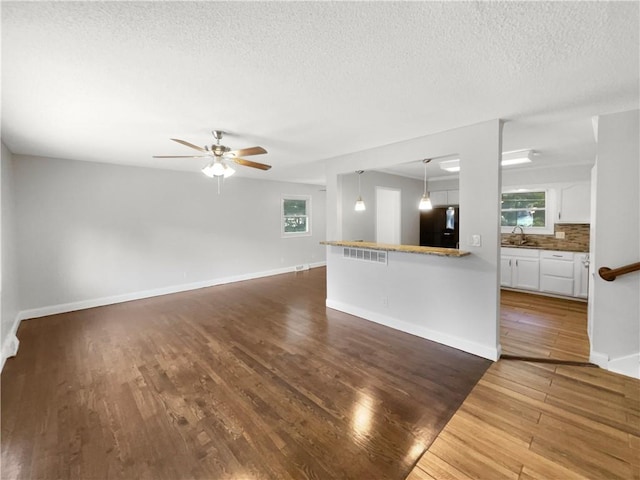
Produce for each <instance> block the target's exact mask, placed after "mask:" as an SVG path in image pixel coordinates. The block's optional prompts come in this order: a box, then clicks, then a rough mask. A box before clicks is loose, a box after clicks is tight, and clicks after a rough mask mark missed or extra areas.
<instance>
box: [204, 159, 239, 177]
mask: <svg viewBox="0 0 640 480" xmlns="http://www.w3.org/2000/svg"><path fill="white" fill-rule="evenodd" d="M202 173H204V174H205V175H206V176H207V177H209V178H213V177H224V178H228V177H230V176H231V175H233V174H234V173H236V171H235V170H234V169H233V168H231V167H230V166H228V165H226V164H224V163H222V162H221V161H220V160H213V161H212V162H209V163H208V164H207V165H205V166H204V168H203V169H202Z"/></svg>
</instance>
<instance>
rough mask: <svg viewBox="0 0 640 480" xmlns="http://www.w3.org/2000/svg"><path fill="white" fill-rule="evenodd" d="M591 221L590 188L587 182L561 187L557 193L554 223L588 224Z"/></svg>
mask: <svg viewBox="0 0 640 480" xmlns="http://www.w3.org/2000/svg"><path fill="white" fill-rule="evenodd" d="M590 220H591V186H590V185H589V182H580V183H574V184H571V185H566V186H563V187H561V188H560V189H559V191H558V213H557V216H556V223H589V222H590Z"/></svg>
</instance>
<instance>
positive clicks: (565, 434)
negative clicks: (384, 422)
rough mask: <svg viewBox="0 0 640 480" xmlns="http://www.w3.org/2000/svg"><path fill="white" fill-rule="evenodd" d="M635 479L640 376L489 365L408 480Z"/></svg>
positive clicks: (639, 467)
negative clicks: (639, 378) (633, 377)
mask: <svg viewBox="0 0 640 480" xmlns="http://www.w3.org/2000/svg"><path fill="white" fill-rule="evenodd" d="M427 479H429V480H432V479H487V480H494V479H495V480H498V479H522V480H525V479H558V480H560V479H562V480H564V479H602V480H612V479H634V480H637V479H640V381H639V380H635V379H632V378H629V377H625V376H622V375H618V374H615V373H611V372H608V371H605V370H601V369H598V368H589V367H575V366H563V365H549V364H540V363H528V362H518V361H505V360H500V361H499V362H497V363H495V364H493V365H492V366H491V368H490V369H489V370H488V371H487V372H486V373H485V375H484V376H483V378H482V380H480V382H479V383H478V385H476V387H475V388H474V389H473V391H472V392H471V394H470V395H469V396H468V397H467V399H466V400H465V401H464V403H463V404H462V406H461V407H460V409H459V410H458V411H457V412H456V414H455V415H454V416H453V418H452V419H451V420H450V421H449V423H448V424H447V426H446V427H445V428H444V429H443V430H442V432H441V433H440V435H439V436H438V438H436V440H435V441H434V442H433V444H432V445H431V446H430V447H429V449H428V450H427V452H426V453H425V454H424V455H423V456H422V458H421V459H420V461H419V462H418V464H417V465H416V467H415V468H414V470H413V471H412V472H411V474H410V475H409V476H408V477H407V480H427Z"/></svg>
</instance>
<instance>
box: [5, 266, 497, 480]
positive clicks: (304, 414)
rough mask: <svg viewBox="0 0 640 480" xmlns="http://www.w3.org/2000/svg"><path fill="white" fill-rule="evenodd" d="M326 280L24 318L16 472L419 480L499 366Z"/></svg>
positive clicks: (296, 279) (235, 287)
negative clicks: (376, 315) (335, 300)
mask: <svg viewBox="0 0 640 480" xmlns="http://www.w3.org/2000/svg"><path fill="white" fill-rule="evenodd" d="M325 278H326V277H325V270H324V269H322V268H320V269H314V270H311V271H308V272H301V273H295V274H286V275H279V276H276V277H270V278H265V279H259V280H252V281H247V282H241V283H236V284H230V285H224V286H218V287H212V288H206V289H201V290H195V291H191V292H185V293H180V294H175V295H167V296H163V297H156V298H152V299H147V300H140V301H135V302H129V303H123V304H118V305H111V306H108V307H101V308H94V309H90V310H84V311H78V312H72V313H68V314H62V315H55V316H50V317H46V318H42V319H35V320H30V321H25V322H23V323H22V325H21V327H20V330H19V332H18V336H19V339H20V342H21V343H20V351H19V353H18V356H17V357H15V358H12V359H9V360H8V361H7V363H6V365H5V368H4V371H3V372H2V405H1V407H2V478H3V479H14V478H75V479H83V480H88V479H100V478H126V479H133V478H139V479H147V478H149V479H171V480H176V479H187V478H201V479H204V478H206V479H220V478H291V479H300V478H316V479H329V478H355V479H382V478H390V479H404V478H405V477H406V476H407V474H408V473H409V472H410V471H411V469H412V467H413V465H414V464H415V462H416V461H417V460H418V459H419V458H420V456H421V455H422V453H423V452H424V451H425V449H426V448H427V447H428V446H429V445H430V444H431V442H432V441H433V440H434V438H435V437H436V436H437V434H438V432H439V431H440V430H441V429H442V427H443V426H444V425H445V424H446V423H447V421H448V420H449V418H450V417H451V416H452V415H453V413H454V412H455V411H456V410H457V408H458V407H459V405H460V404H461V403H462V402H463V400H464V399H465V397H466V396H467V394H468V393H469V392H470V391H471V389H472V388H473V386H474V385H475V384H476V382H477V381H478V380H479V378H480V377H481V376H482V375H483V373H484V372H485V370H486V369H487V368H488V367H489V365H490V362H489V361H487V360H484V359H481V358H479V357H475V356H473V355H469V354H465V353H463V352H460V351H458V350H454V349H451V348H448V347H445V346H442V345H438V344H436V343H432V342H429V341H427V340H423V339H420V338H418V337H414V336H411V335H407V334H404V333H401V332H397V331H394V330H392V329H389V328H386V327H383V326H380V325H377V324H374V323H371V322H368V321H365V320H362V319H359V318H356V317H352V316H350V315H346V314H342V313H340V312H337V311H333V310H330V309H327V308H325V306H324V301H325V291H326V290H325Z"/></svg>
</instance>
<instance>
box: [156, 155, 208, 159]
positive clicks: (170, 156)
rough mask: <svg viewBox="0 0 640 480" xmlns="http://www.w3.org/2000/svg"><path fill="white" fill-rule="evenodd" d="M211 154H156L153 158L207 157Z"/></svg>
mask: <svg viewBox="0 0 640 480" xmlns="http://www.w3.org/2000/svg"><path fill="white" fill-rule="evenodd" d="M209 156H210V155H154V156H153V158H205V157H209Z"/></svg>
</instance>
